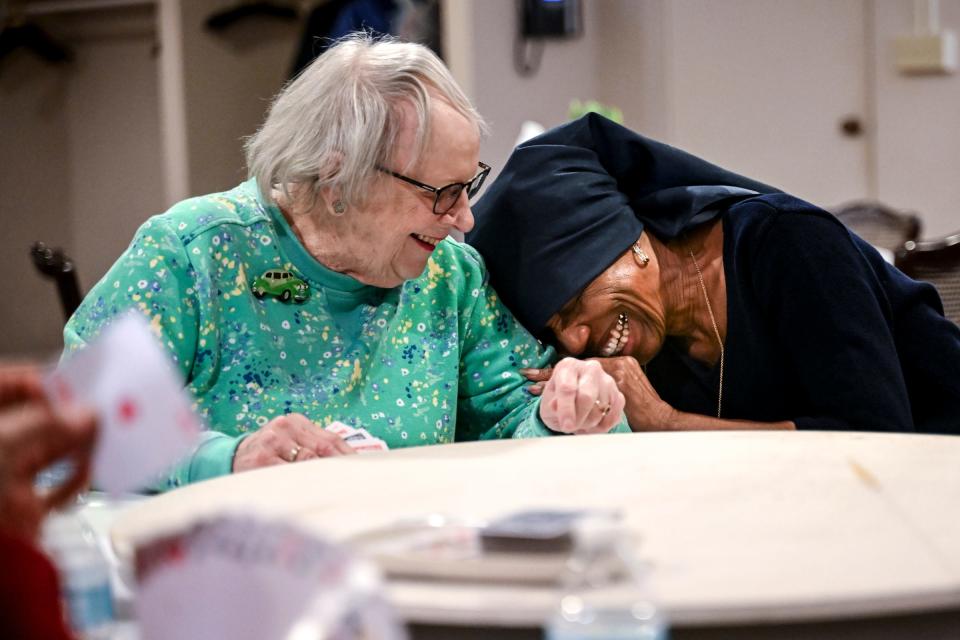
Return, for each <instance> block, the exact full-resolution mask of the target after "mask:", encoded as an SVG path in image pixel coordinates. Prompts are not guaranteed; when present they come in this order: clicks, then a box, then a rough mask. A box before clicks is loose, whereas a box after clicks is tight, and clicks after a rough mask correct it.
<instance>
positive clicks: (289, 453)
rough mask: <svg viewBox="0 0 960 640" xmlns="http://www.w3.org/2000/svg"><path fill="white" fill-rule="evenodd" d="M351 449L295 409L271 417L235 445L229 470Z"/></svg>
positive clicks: (342, 453)
mask: <svg viewBox="0 0 960 640" xmlns="http://www.w3.org/2000/svg"><path fill="white" fill-rule="evenodd" d="M353 453H355V452H354V450H353V449H352V448H351V447H350V445H348V444H347V443H346V442H345V441H344V440H343V438H341V437H340V436H339V435H337V434H336V433H334V432H332V431H328V430H325V429H321V428H320V427H319V426H317V425H316V424H315V423H314V422H313V421H311V420H310V419H309V418H307V417H306V416H304V415H302V414H299V413H289V414H287V415H285V416H280V417H279V418H274V419H273V420H271V421H270V422H268V423H267V424H266V425H264V426H263V428H261V429H260V430H259V431H257V432H256V433H254V434H253V435H252V436H250V437H249V438H246V439H245V440H244V441H243V442H241V443H240V446H239V447H237V455H235V456H234V458H233V470H234V472H237V471H247V470H249V469H256V468H258V467H268V466H270V465H274V464H281V463H284V462H299V461H302V460H310V459H311V458H327V457H330V456H343V455H350V454H353Z"/></svg>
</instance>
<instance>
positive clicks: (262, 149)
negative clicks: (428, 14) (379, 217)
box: [245, 32, 487, 205]
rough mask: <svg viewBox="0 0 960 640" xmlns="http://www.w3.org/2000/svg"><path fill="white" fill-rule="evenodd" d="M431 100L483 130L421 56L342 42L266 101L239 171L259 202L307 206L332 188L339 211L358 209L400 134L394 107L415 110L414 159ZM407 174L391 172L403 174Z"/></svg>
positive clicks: (443, 73)
mask: <svg viewBox="0 0 960 640" xmlns="http://www.w3.org/2000/svg"><path fill="white" fill-rule="evenodd" d="M431 92H432V93H433V94H434V97H438V98H440V99H443V100H444V101H446V102H448V103H449V104H450V105H451V106H452V107H453V108H454V109H455V110H456V111H457V112H458V113H460V114H461V115H463V116H464V117H465V118H466V119H467V120H468V121H469V122H471V123H472V124H473V125H474V126H475V127H476V129H477V132H478V133H480V134H485V133H486V131H487V126H486V124H485V123H484V121H483V118H481V117H480V114H479V113H477V111H476V109H475V108H474V107H473V105H472V104H470V101H469V100H468V99H467V97H466V96H465V95H464V93H463V91H462V90H461V89H460V87H459V86H458V85H457V83H456V81H455V80H454V79H453V76H451V75H450V71H449V70H448V69H447V68H446V66H445V65H444V64H443V62H441V60H440V59H439V58H438V57H437V56H436V55H435V54H434V53H433V52H432V51H430V49H428V48H427V47H425V46H423V45H420V44H414V43H409V42H400V41H398V40H396V39H394V38H390V37H382V36H381V37H376V38H375V37H373V36H371V35H370V34H368V33H365V32H358V33H353V34H350V35H348V36H347V37H345V38H343V39H341V40H339V41H338V42H337V43H336V44H334V45H333V46H332V47H331V48H330V49H328V50H327V51H326V52H325V53H323V54H322V55H321V56H320V57H318V58H317V59H316V60H314V61H313V62H312V63H311V64H310V65H309V66H308V67H307V68H306V69H304V70H303V71H302V72H301V73H300V75H298V76H297V77H296V78H294V79H293V80H291V81H290V82H289V83H288V84H287V85H286V86H285V87H284V88H283V89H282V90H281V91H280V93H279V94H277V96H276V97H275V98H274V100H273V104H271V106H270V110H269V112H268V113H267V118H266V120H265V121H264V123H263V125H262V126H261V127H260V129H259V130H258V131H257V133H256V134H254V135H253V136H251V137H250V138H248V139H247V141H246V145H245V146H246V153H247V167H248V168H249V172H250V175H251V176H253V177H255V178H256V179H257V186H258V187H259V189H260V191H261V193H263V194H264V197H266V198H269V196H270V192H271V189H273V188H275V187H276V186H279V188H280V189H282V190H283V192H284V194H285V195H286V196H287V197H289V196H290V191H289V190H288V188H289V187H290V186H293V185H298V186H301V187H304V186H305V187H308V188H307V189H306V190H305V191H301V190H299V189H298V195H299V194H302V195H309V196H311V197H312V199H313V202H312V204H315V203H316V201H317V199H318V198H319V196H320V191H321V189H323V188H325V187H334V188H336V189H338V191H339V193H340V198H341V199H342V200H344V201H345V202H346V203H347V204H359V205H362V204H363V202H364V200H365V197H366V195H367V192H368V190H369V189H368V187H369V186H370V183H371V182H372V181H373V180H374V179H375V178H376V177H377V176H378V172H377V166H378V165H384V164H385V163H387V162H388V161H389V158H390V157H391V155H392V152H393V149H394V145H395V143H396V138H397V133H398V131H399V130H400V128H401V126H402V124H403V112H402V111H401V110H400V108H399V106H400V105H401V104H403V103H404V102H406V103H407V104H410V105H411V106H413V108H414V113H415V114H416V119H417V127H416V134H415V139H414V148H413V159H412V160H411V162H410V166H412V165H414V164H415V163H416V161H417V159H419V157H420V154H421V153H422V152H423V149H424V147H425V145H426V141H427V140H428V139H429V137H428V136H429V134H430V113H431V109H430V101H431ZM406 168H409V167H405V168H397V170H400V171H403V170H404V169H406Z"/></svg>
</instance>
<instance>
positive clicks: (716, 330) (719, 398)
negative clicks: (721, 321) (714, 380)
mask: <svg viewBox="0 0 960 640" xmlns="http://www.w3.org/2000/svg"><path fill="white" fill-rule="evenodd" d="M688 251H689V250H688ZM689 253H690V259H691V260H693V266H694V267H696V268H697V279H698V280H699V281H700V290H701V291H703V299H704V300H705V301H706V302H707V313H709V314H710V322H712V323H713V333H714V335H716V336H717V346H719V347H720V391H719V392H717V417H718V418H719V417H720V412H721V409H722V408H723V340H721V339H720V328H719V327H717V319H716V318H715V317H714V315H713V307H712V306H711V305H710V296H708V295H707V285H705V284H704V283H703V273H702V272H701V271H700V264H699V263H698V262H697V259H696V258H695V257H694V255H693V251H689Z"/></svg>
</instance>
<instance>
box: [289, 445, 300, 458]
mask: <svg viewBox="0 0 960 640" xmlns="http://www.w3.org/2000/svg"><path fill="white" fill-rule="evenodd" d="M299 455H300V447H294V448H293V449H290V462H296V461H297V456H299Z"/></svg>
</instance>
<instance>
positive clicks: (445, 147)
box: [324, 94, 480, 287]
mask: <svg viewBox="0 0 960 640" xmlns="http://www.w3.org/2000/svg"><path fill="white" fill-rule="evenodd" d="M400 108H401V110H402V111H403V114H404V123H405V124H404V126H403V128H402V129H401V130H400V132H399V135H398V136H397V142H396V152H395V153H394V155H393V157H392V158H391V159H390V161H389V162H387V163H385V167H384V168H386V169H389V170H392V171H396V172H398V173H402V174H404V175H405V176H408V177H410V178H412V179H414V180H417V181H419V182H422V183H424V184H428V185H431V186H434V187H437V188H440V187H443V186H445V185H448V184H450V183H452V182H467V181H469V180H471V179H472V178H473V177H474V176H475V175H476V174H477V173H478V172H479V169H478V161H479V154H480V134H479V132H478V131H477V128H476V127H475V126H474V125H473V124H471V122H470V121H469V120H467V119H466V118H465V117H464V116H462V115H461V114H459V113H458V112H457V111H456V110H454V109H453V107H451V106H450V105H449V104H447V103H446V102H445V101H444V100H443V99H441V98H439V97H437V96H436V95H435V94H434V95H433V100H432V107H431V109H432V114H431V116H432V120H431V127H430V135H429V138H428V140H427V144H426V147H425V148H424V151H423V153H422V154H421V157H420V159H419V161H418V162H416V163H415V164H413V165H412V166H410V160H411V158H412V149H413V144H414V126H415V122H416V121H415V117H414V115H413V113H412V107H410V106H409V105H404V106H401V107H400ZM433 203H434V194H433V193H431V192H429V191H426V190H424V189H420V188H418V187H416V186H414V185H411V184H409V183H406V182H404V181H402V180H399V179H397V178H394V177H392V176H390V175H387V174H381V175H380V176H378V178H377V179H376V180H375V181H374V183H373V185H372V187H371V194H370V197H369V198H368V200H367V202H366V203H365V204H364V206H363V207H355V206H354V207H350V208H349V209H348V211H347V212H346V213H345V214H344V215H343V216H340V217H339V218H337V220H336V222H337V227H338V228H337V229H336V236H337V238H336V239H337V243H338V245H339V246H340V249H341V250H339V251H337V254H338V255H337V256H336V258H335V259H333V260H325V261H324V262H326V263H327V266H329V267H331V268H333V269H335V270H337V271H341V272H343V273H346V274H348V275H351V276H353V277H354V278H356V279H357V280H359V281H361V282H364V283H366V284H371V285H374V286H378V287H396V286H398V285H400V284H402V283H403V282H404V281H406V280H410V279H412V278H416V277H418V276H420V274H422V273H423V270H424V268H425V267H426V265H427V260H428V259H429V258H430V255H431V254H432V253H433V251H434V249H435V248H436V245H437V243H438V242H440V241H441V240H442V239H443V238H445V237H446V236H447V235H449V233H450V232H451V231H452V230H453V229H458V230H459V231H461V232H463V233H466V232H467V231H469V230H470V229H472V228H473V214H472V213H471V212H470V205H469V204H468V202H467V194H466V191H465V190H464V192H463V193H461V194H460V198H459V199H458V200H457V203H456V204H455V205H454V206H453V208H452V209H450V211H448V212H447V213H445V214H443V215H435V214H434V213H433Z"/></svg>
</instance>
